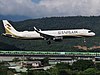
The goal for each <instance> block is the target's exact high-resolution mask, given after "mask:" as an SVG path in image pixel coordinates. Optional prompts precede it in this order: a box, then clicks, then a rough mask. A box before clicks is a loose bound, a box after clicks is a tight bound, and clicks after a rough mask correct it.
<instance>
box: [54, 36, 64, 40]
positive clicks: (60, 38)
mask: <svg viewBox="0 0 100 75" xmlns="http://www.w3.org/2000/svg"><path fill="white" fill-rule="evenodd" d="M62 39H63V37H61V36H59V37H54V38H53V40H54V41H61V40H62Z"/></svg>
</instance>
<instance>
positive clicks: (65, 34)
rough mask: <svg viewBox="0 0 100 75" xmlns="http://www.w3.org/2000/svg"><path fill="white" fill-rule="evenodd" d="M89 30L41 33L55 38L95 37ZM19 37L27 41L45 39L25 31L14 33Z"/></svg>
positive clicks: (34, 32)
mask: <svg viewBox="0 0 100 75" xmlns="http://www.w3.org/2000/svg"><path fill="white" fill-rule="evenodd" d="M89 31H90V30H87V29H73V30H49V31H41V33H44V34H47V35H52V36H55V37H59V36H61V37H69V36H72V37H83V36H94V35H95V33H94V32H89ZM13 34H14V35H16V36H17V38H27V39H32V38H33V39H35V38H44V37H42V36H41V35H40V34H39V33H37V32H36V31H23V32H15V33H13Z"/></svg>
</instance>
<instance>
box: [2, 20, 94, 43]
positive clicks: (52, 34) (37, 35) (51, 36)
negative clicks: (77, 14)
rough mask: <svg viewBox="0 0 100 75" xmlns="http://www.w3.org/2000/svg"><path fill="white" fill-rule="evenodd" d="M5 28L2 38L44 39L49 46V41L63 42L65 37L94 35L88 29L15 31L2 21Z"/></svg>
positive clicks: (6, 22)
mask: <svg viewBox="0 0 100 75" xmlns="http://www.w3.org/2000/svg"><path fill="white" fill-rule="evenodd" d="M3 25H4V28H5V33H3V35H4V36H8V37H12V38H17V39H44V40H47V41H48V44H50V43H51V42H50V40H54V41H57V40H63V39H64V38H67V37H88V36H89V37H91V36H95V33H94V32H92V31H91V30H89V29H71V30H45V31H42V30H41V29H37V28H36V27H34V31H17V30H16V29H15V28H14V27H13V26H12V25H11V24H10V23H9V22H8V21H7V20H3Z"/></svg>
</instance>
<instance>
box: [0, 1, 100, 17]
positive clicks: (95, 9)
mask: <svg viewBox="0 0 100 75" xmlns="http://www.w3.org/2000/svg"><path fill="white" fill-rule="evenodd" d="M0 15H19V16H27V17H31V18H41V17H52V16H80V15H81V16H98V15H100V0H0Z"/></svg>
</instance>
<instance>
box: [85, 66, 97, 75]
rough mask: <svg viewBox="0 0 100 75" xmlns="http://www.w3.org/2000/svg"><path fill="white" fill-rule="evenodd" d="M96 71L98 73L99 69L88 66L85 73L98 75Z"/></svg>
mask: <svg viewBox="0 0 100 75" xmlns="http://www.w3.org/2000/svg"><path fill="white" fill-rule="evenodd" d="M96 73H97V69H95V68H88V69H86V70H84V74H85V75H96Z"/></svg>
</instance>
